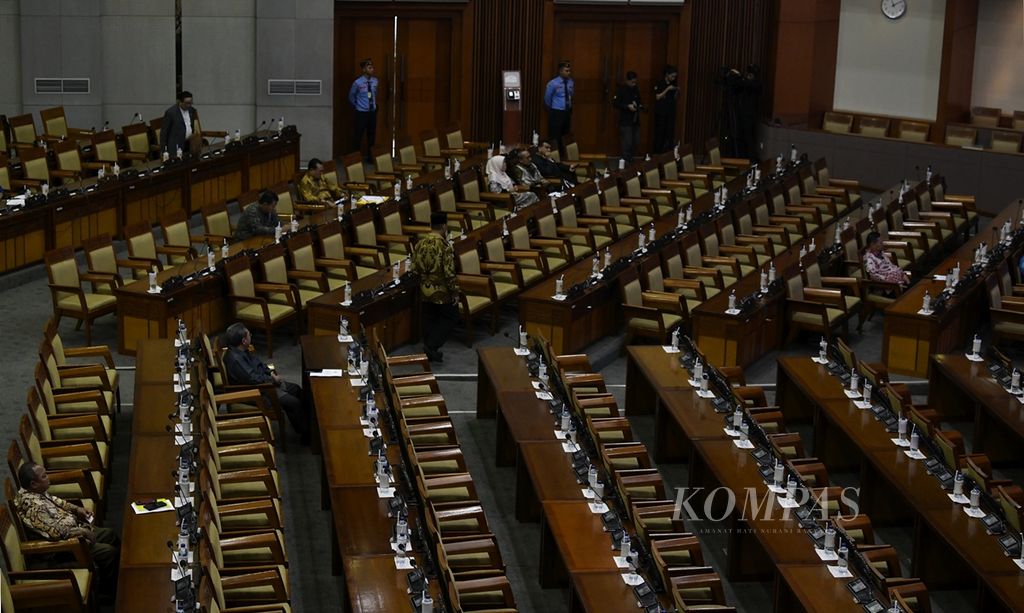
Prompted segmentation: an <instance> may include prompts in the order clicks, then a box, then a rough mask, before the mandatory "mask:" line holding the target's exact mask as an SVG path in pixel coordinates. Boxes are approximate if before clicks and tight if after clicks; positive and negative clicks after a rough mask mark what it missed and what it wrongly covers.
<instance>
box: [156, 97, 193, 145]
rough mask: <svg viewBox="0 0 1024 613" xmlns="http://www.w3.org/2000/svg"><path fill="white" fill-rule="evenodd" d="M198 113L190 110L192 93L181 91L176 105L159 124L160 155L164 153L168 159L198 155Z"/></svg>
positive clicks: (165, 113)
mask: <svg viewBox="0 0 1024 613" xmlns="http://www.w3.org/2000/svg"><path fill="white" fill-rule="evenodd" d="M200 143H201V140H200V136H199V113H197V112H196V110H195V109H194V108H192V92H189V91H183V92H180V93H179V94H178V103H177V104H175V105H174V106H172V107H171V108H169V109H167V110H166V111H165V112H164V119H163V122H162V123H161V124H160V155H163V154H164V153H165V152H166V153H167V155H168V156H170V157H172V158H173V157H176V156H177V155H178V149H179V148H180V149H181V152H182V155H184V154H187V153H193V154H195V153H199V148H200Z"/></svg>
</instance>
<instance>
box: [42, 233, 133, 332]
mask: <svg viewBox="0 0 1024 613" xmlns="http://www.w3.org/2000/svg"><path fill="white" fill-rule="evenodd" d="M44 259H45V262H46V274H47V276H48V277H49V281H50V284H49V286H50V296H51V298H52V300H53V315H54V317H55V318H56V320H57V323H60V320H61V318H63V317H73V318H75V319H77V320H78V321H79V326H81V324H82V323H85V343H86V344H87V345H91V344H92V322H93V320H95V319H96V318H98V317H102V316H104V315H108V314H112V313H113V312H114V311H115V310H116V308H117V299H116V298H115V297H114V296H113V295H111V294H113V287H114V286H115V285H114V283H115V282H114V281H113V280H112V279H111V278H110V277H108V276H97V275H91V274H89V273H86V274H83V275H80V274H79V273H78V262H76V261H75V252H74V249H72V248H71V247H58V248H57V249H54V250H53V251H48V252H47V253H46V255H45V256H44ZM83 280H84V281H89V282H91V283H95V284H99V283H105V284H108V285H110V286H111V292H110V293H109V294H97V293H93V292H86V291H85V290H83V289H82V281H83Z"/></svg>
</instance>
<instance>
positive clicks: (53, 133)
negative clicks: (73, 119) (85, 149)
mask: <svg viewBox="0 0 1024 613" xmlns="http://www.w3.org/2000/svg"><path fill="white" fill-rule="evenodd" d="M39 119H42V120H43V134H45V135H46V136H48V137H51V138H58V139H65V138H69V139H78V138H83V137H85V138H88V137H89V136H92V134H93V133H92V131H90V130H82V129H79V128H71V127H68V120H67V117H66V116H65V114H64V107H62V106H55V107H53V108H50V109H42V110H41V111H39Z"/></svg>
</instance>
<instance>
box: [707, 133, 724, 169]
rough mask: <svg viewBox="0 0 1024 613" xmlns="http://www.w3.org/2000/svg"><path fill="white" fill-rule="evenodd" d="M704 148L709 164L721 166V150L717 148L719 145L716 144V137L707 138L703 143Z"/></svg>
mask: <svg viewBox="0 0 1024 613" xmlns="http://www.w3.org/2000/svg"><path fill="white" fill-rule="evenodd" d="M704 148H705V149H706V150H707V152H708V159H709V160H711V163H712V164H713V165H715V166H721V165H722V150H721V148H720V147H719V144H718V137H717V136H712V137H711V138H709V139H708V140H707V141H706V142H705V144H704Z"/></svg>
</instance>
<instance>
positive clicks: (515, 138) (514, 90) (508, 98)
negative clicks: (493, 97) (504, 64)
mask: <svg viewBox="0 0 1024 613" xmlns="http://www.w3.org/2000/svg"><path fill="white" fill-rule="evenodd" d="M501 84H502V89H503V90H504V95H503V96H502V97H501V99H502V113H501V140H502V142H505V143H510V144H511V143H521V142H523V100H522V89H521V86H520V79H519V71H518V70H503V71H502V73H501Z"/></svg>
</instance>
